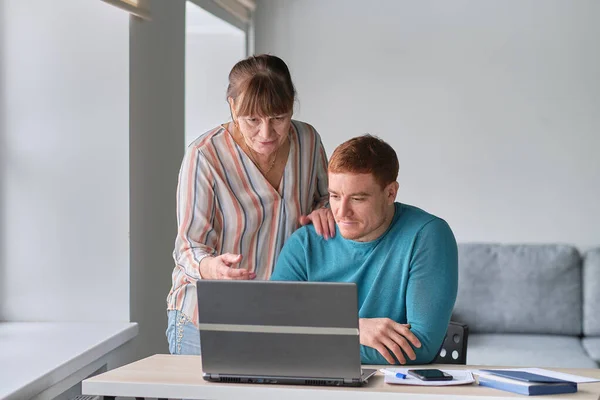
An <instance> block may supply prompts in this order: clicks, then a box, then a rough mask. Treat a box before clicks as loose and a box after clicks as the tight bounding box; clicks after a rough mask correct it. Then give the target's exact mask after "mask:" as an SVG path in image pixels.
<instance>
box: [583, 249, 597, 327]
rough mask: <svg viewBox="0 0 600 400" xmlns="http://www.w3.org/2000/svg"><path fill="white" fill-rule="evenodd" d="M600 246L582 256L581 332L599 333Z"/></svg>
mask: <svg viewBox="0 0 600 400" xmlns="http://www.w3.org/2000/svg"><path fill="white" fill-rule="evenodd" d="M599 287H600V248H597V249H593V250H590V251H588V252H587V253H585V255H584V257H583V333H584V334H585V335H586V336H588V335H589V336H598V335H600V290H598V288H599Z"/></svg>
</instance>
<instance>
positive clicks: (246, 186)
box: [167, 55, 335, 354]
mask: <svg viewBox="0 0 600 400" xmlns="http://www.w3.org/2000/svg"><path fill="white" fill-rule="evenodd" d="M295 95H296V92H295V89H294V85H293V83H292V79H291V77H290V73H289V70H288V67H287V65H286V64H285V63H284V62H283V61H282V60H281V59H280V58H278V57H275V56H271V55H260V56H253V57H249V58H247V59H245V60H242V61H240V62H239V63H237V64H236V65H235V66H234V67H233V69H232V70H231V72H230V74H229V87H228V89H227V101H228V102H229V105H230V108H231V116H232V122H229V123H226V124H223V125H221V126H218V127H216V128H214V129H212V130H210V131H208V132H206V133H204V134H203V135H201V136H200V137H198V138H197V139H196V140H195V141H194V142H192V144H190V146H189V147H188V149H187V151H186V154H185V157H184V159H183V162H182V165H181V170H180V174H179V185H178V189H177V221H178V231H177V238H176V241H175V250H174V252H173V258H174V259H175V268H174V270H173V285H172V287H171V291H170V292H169V296H168V297H167V304H168V305H167V310H168V311H167V312H168V319H169V322H168V328H167V338H168V340H169V350H170V352H171V353H172V354H199V353H200V342H199V333H198V328H197V325H198V321H197V319H198V315H197V314H198V311H197V296H196V286H195V282H196V280H198V279H255V278H256V279H269V277H270V276H271V273H272V272H273V267H274V266H275V262H276V261H277V256H278V255H279V252H280V251H281V248H282V246H283V243H284V242H285V240H286V239H287V238H288V237H289V236H290V235H291V234H292V233H293V232H294V231H295V230H296V229H297V228H298V227H299V225H300V224H307V223H313V224H314V225H315V228H316V230H317V232H318V233H319V234H321V235H322V236H323V237H324V238H325V239H328V238H329V237H331V236H333V235H334V234H335V225H334V220H333V216H332V214H331V211H330V210H329V209H328V208H324V206H325V204H326V203H327V199H328V191H327V158H326V155H325V151H324V148H323V145H322V143H321V138H320V137H319V134H318V133H317V131H316V130H315V129H314V128H313V127H312V126H311V125H309V124H307V123H304V122H300V121H296V120H293V119H292V113H293V106H294V100H295Z"/></svg>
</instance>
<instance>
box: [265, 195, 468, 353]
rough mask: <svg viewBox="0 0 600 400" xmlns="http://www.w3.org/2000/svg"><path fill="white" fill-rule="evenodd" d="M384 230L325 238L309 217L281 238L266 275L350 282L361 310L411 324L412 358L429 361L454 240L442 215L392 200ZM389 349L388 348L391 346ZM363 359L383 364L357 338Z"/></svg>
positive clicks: (446, 295)
mask: <svg viewBox="0 0 600 400" xmlns="http://www.w3.org/2000/svg"><path fill="white" fill-rule="evenodd" d="M395 207H396V209H395V214H394V218H393V220H392V223H391V224H390V226H389V228H388V229H387V231H386V232H385V233H384V234H383V235H382V236H380V237H379V238H378V239H375V240H373V241H371V242H355V241H352V240H347V239H344V238H343V237H342V235H341V234H340V232H339V230H338V229H337V228H336V235H335V237H334V238H332V239H329V240H324V239H323V238H322V237H321V236H319V235H317V233H316V232H315V229H314V227H313V226H312V225H307V226H304V227H302V228H300V229H298V230H297V231H296V232H294V234H292V236H290V238H289V239H288V240H287V241H286V243H285V245H284V247H283V249H282V251H281V253H280V254H279V258H278V260H277V264H276V266H275V271H274V272H273V275H272V276H271V280H280V281H318V282H354V283H356V285H357V289H358V316H359V318H383V317H386V318H390V319H392V320H394V321H396V322H399V323H401V324H406V323H409V324H411V330H412V332H413V333H414V334H415V335H416V336H417V338H419V340H420V341H421V348H415V349H414V350H415V354H416V356H417V358H416V360H414V361H411V360H410V359H408V357H407V361H408V362H409V363H410V364H426V363H430V362H431V361H433V359H434V358H435V357H436V355H437V352H438V351H439V349H440V346H441V345H442V341H443V340H444V336H445V335H446V330H447V328H448V323H449V322H450V314H451V313H452V309H453V307H454V302H455V300H456V292H457V289H458V255H457V248H456V240H455V239H454V235H453V234H452V230H451V229H450V227H449V226H448V224H447V223H446V221H444V220H442V219H440V218H438V217H436V216H434V215H431V214H428V213H426V212H425V211H423V210H421V209H419V208H417V207H413V206H409V205H406V204H400V203H395ZM392 356H393V354H392ZM360 357H361V361H362V363H364V364H388V362H387V361H386V360H385V359H384V358H383V357H382V356H381V354H379V352H378V351H377V350H375V349H374V348H371V347H367V346H363V345H361V346H360Z"/></svg>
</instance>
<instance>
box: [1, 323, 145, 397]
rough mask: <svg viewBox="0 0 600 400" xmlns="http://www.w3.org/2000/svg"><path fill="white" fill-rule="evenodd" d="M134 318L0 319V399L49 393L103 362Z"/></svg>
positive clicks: (133, 331) (133, 328)
mask: <svg viewBox="0 0 600 400" xmlns="http://www.w3.org/2000/svg"><path fill="white" fill-rule="evenodd" d="M137 332H138V327H137V324H135V323H104V322H103V323H50V322H41V323H37V322H2V323H0V399H4V400H13V399H19V400H22V399H52V398H54V397H56V396H57V395H60V394H61V393H63V392H64V391H65V390H67V389H69V388H70V387H72V386H74V385H76V384H77V383H79V382H81V381H82V380H83V379H85V378H86V377H88V376H89V375H90V374H91V373H93V372H94V371H98V370H100V369H102V367H103V366H106V363H107V358H108V355H109V353H110V352H111V351H113V350H114V349H116V348H117V347H119V346H120V345H122V344H124V343H125V342H127V341H128V340H131V339H132V338H134V337H135V336H136V335H137Z"/></svg>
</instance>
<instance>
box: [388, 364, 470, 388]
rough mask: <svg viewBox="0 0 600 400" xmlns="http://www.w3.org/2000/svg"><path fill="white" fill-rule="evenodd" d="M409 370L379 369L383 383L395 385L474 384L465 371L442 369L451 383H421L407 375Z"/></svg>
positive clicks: (468, 372)
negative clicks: (403, 376) (397, 375)
mask: <svg viewBox="0 0 600 400" xmlns="http://www.w3.org/2000/svg"><path fill="white" fill-rule="evenodd" d="M409 369H410V368H383V369H380V371H381V372H383V374H384V375H385V377H384V380H385V383H391V384H395V385H415V386H454V385H468V384H470V383H473V382H475V379H473V375H472V374H471V371H469V370H466V369H442V370H440V371H444V372H446V373H448V374H450V375H452V377H453V379H452V380H451V381H422V380H420V379H418V378H415V377H414V376H411V375H408V370H409ZM397 372H400V373H401V374H404V375H406V378H404V379H402V378H396V373H397Z"/></svg>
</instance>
